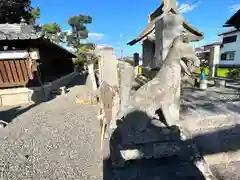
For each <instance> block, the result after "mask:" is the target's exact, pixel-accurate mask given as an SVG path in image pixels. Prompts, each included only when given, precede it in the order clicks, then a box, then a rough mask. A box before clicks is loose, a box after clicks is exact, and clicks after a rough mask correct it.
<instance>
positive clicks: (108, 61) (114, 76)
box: [99, 47, 119, 129]
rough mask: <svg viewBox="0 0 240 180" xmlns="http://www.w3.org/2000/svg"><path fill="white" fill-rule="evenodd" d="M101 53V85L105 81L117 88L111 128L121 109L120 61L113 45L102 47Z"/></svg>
mask: <svg viewBox="0 0 240 180" xmlns="http://www.w3.org/2000/svg"><path fill="white" fill-rule="evenodd" d="M99 55H100V59H99V84H100V86H101V84H102V83H103V82H104V83H105V84H108V86H110V87H111V88H112V89H115V93H114V96H113V99H112V101H113V102H112V111H111V113H112V118H111V120H110V128H111V129H115V128H116V114H117V112H118V109H119V95H118V93H117V89H118V88H119V80H118V69H117V64H118V62H117V58H116V55H115V51H114V49H113V48H112V47H104V48H102V49H100V52H99ZM101 91H102V90H101ZM110 96H111V95H110ZM101 102H102V103H103V102H104V99H103V100H101Z"/></svg>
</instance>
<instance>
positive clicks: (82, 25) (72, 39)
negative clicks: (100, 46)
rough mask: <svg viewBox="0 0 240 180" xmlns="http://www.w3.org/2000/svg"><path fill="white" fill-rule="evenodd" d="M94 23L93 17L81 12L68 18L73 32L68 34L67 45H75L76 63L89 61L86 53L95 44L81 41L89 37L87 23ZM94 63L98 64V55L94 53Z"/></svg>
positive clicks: (74, 60) (92, 48)
mask: <svg viewBox="0 0 240 180" xmlns="http://www.w3.org/2000/svg"><path fill="white" fill-rule="evenodd" d="M91 23H92V17H90V16H86V15H83V14H80V15H79V16H73V17H71V18H70V19H69V20H68V24H69V26H70V27H71V33H70V34H69V35H67V38H66V40H67V45H68V46H70V47H73V48H74V49H76V51H77V55H78V57H77V58H74V59H73V62H74V63H75V64H80V65H83V64H84V63H85V62H86V61H87V57H86V55H85V53H86V52H88V51H89V50H94V49H95V48H96V47H95V44H93V43H82V42H81V41H82V40H84V39H86V38H88V29H87V27H86V25H87V24H91ZM92 58H93V60H94V64H95V65H96V64H97V61H98V57H97V56H96V55H93V57H92Z"/></svg>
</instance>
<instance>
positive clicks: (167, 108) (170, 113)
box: [162, 104, 179, 127]
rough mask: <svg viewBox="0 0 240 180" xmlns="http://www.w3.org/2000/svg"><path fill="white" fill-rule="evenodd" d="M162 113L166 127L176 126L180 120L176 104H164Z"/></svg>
mask: <svg viewBox="0 0 240 180" xmlns="http://www.w3.org/2000/svg"><path fill="white" fill-rule="evenodd" d="M162 113H163V116H164V122H163V123H164V124H166V126H169V127H171V126H176V123H177V121H178V118H179V111H177V106H176V105H175V104H164V105H162Z"/></svg>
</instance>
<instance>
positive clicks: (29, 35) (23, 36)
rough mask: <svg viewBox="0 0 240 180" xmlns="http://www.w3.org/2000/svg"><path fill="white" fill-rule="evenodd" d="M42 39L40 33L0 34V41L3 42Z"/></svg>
mask: <svg viewBox="0 0 240 180" xmlns="http://www.w3.org/2000/svg"><path fill="white" fill-rule="evenodd" d="M41 37H43V34H42V33H14V32H10V33H3V32H0V41H3V40H28V39H39V38H41Z"/></svg>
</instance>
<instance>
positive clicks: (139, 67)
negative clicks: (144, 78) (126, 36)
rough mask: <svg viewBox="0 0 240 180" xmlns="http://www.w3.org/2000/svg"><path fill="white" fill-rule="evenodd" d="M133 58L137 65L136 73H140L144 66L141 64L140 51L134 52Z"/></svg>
mask: <svg viewBox="0 0 240 180" xmlns="http://www.w3.org/2000/svg"><path fill="white" fill-rule="evenodd" d="M133 60H134V66H135V75H136V76H137V75H140V74H141V73H140V72H141V71H140V69H142V67H141V66H140V64H139V54H138V53H134V54H133Z"/></svg>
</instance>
